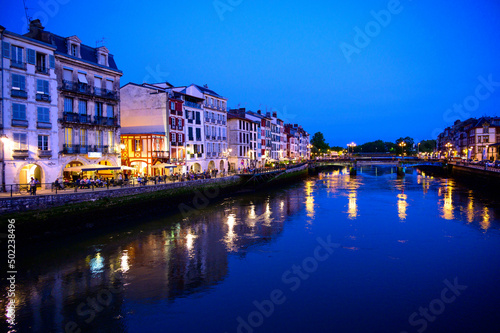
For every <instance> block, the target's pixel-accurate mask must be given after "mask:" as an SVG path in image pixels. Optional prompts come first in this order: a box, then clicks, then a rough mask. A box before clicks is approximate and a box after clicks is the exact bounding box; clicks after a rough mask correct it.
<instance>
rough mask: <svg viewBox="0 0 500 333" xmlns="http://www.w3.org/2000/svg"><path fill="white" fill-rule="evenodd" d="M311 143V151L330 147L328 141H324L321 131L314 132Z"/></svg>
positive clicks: (324, 149)
mask: <svg viewBox="0 0 500 333" xmlns="http://www.w3.org/2000/svg"><path fill="white" fill-rule="evenodd" d="M311 144H312V145H313V152H318V151H326V150H328V149H329V148H330V146H329V145H328V143H326V142H325V136H324V135H323V133H321V132H316V133H314V135H313V137H312V139H311Z"/></svg>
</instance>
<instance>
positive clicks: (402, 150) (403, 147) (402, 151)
mask: <svg viewBox="0 0 500 333" xmlns="http://www.w3.org/2000/svg"><path fill="white" fill-rule="evenodd" d="M399 146H400V147H401V157H403V156H404V151H405V147H406V142H404V141H401V142H400V143H399Z"/></svg>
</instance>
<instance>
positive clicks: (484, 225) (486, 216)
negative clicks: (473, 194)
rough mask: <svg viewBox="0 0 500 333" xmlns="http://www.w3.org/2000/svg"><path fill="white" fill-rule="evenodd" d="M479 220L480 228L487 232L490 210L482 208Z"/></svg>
mask: <svg viewBox="0 0 500 333" xmlns="http://www.w3.org/2000/svg"><path fill="white" fill-rule="evenodd" d="M482 215H483V216H482V218H483V219H482V220H481V228H483V229H484V230H488V229H489V228H490V210H489V208H488V207H487V206H484V207H483V214H482Z"/></svg>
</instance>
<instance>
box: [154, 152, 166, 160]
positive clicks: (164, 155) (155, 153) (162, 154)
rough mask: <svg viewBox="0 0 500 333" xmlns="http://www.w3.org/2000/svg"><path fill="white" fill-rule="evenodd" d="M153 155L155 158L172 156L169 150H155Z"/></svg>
mask: <svg viewBox="0 0 500 333" xmlns="http://www.w3.org/2000/svg"><path fill="white" fill-rule="evenodd" d="M152 157H153V158H163V159H168V158H169V157H170V152H168V151H153V152H152Z"/></svg>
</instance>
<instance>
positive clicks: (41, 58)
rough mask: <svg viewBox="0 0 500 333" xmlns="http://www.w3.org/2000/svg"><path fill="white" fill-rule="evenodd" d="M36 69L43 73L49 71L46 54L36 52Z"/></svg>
mask: <svg viewBox="0 0 500 333" xmlns="http://www.w3.org/2000/svg"><path fill="white" fill-rule="evenodd" d="M36 70H37V71H38V72H42V73H47V72H48V70H47V60H46V55H45V54H43V53H40V52H37V53H36Z"/></svg>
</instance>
